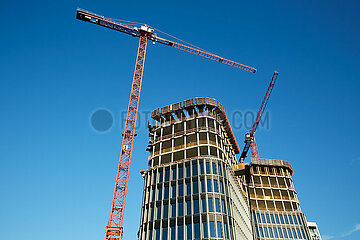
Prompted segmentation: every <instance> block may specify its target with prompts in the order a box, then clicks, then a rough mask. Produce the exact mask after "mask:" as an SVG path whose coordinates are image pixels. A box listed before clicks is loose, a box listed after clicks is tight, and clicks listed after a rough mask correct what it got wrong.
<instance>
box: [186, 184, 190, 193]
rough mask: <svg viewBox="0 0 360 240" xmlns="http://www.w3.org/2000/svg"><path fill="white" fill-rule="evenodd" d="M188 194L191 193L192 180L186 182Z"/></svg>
mask: <svg viewBox="0 0 360 240" xmlns="http://www.w3.org/2000/svg"><path fill="white" fill-rule="evenodd" d="M186 195H191V182H187V183H186Z"/></svg>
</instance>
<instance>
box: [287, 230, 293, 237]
mask: <svg viewBox="0 0 360 240" xmlns="http://www.w3.org/2000/svg"><path fill="white" fill-rule="evenodd" d="M287 230H288V235H289V238H292V234H291V230H290V228H288V229H287Z"/></svg>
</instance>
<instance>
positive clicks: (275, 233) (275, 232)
mask: <svg viewBox="0 0 360 240" xmlns="http://www.w3.org/2000/svg"><path fill="white" fill-rule="evenodd" d="M273 230H274V237H275V238H278V233H277V231H276V228H273Z"/></svg>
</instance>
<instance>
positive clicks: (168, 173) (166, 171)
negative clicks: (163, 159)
mask: <svg viewBox="0 0 360 240" xmlns="http://www.w3.org/2000/svg"><path fill="white" fill-rule="evenodd" d="M169 180H170V169H166V170H165V181H166V182H167V181H169Z"/></svg>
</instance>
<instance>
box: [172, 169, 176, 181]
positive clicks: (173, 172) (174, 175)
mask: <svg viewBox="0 0 360 240" xmlns="http://www.w3.org/2000/svg"><path fill="white" fill-rule="evenodd" d="M171 179H172V180H176V168H173V169H172V178H171Z"/></svg>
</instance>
